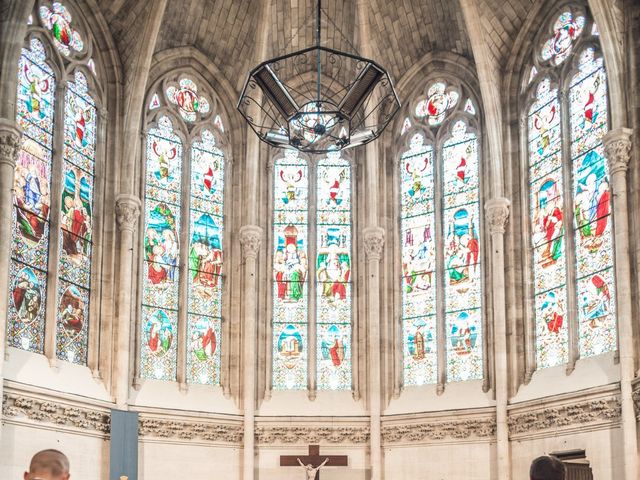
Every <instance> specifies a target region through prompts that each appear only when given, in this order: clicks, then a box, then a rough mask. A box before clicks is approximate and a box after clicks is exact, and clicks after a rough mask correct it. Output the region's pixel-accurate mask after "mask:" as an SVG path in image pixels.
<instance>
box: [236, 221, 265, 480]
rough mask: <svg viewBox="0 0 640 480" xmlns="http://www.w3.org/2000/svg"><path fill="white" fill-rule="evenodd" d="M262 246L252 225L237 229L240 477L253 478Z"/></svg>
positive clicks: (257, 230)
mask: <svg viewBox="0 0 640 480" xmlns="http://www.w3.org/2000/svg"><path fill="white" fill-rule="evenodd" d="M261 243H262V229H261V228H260V227H258V226H256V225H245V226H243V227H242V228H240V245H241V249H242V281H243V285H242V294H243V295H242V296H243V298H242V305H243V309H242V322H243V328H242V405H243V430H244V434H243V443H244V445H243V453H242V456H243V476H242V478H243V479H244V480H252V479H253V478H254V476H255V414H256V365H257V358H256V355H255V352H256V346H257V338H256V332H257V321H258V314H257V306H258V298H257V292H258V281H257V273H258V252H259V251H260V244H261Z"/></svg>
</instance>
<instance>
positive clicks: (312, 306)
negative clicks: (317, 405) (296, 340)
mask: <svg viewBox="0 0 640 480" xmlns="http://www.w3.org/2000/svg"><path fill="white" fill-rule="evenodd" d="M317 160H318V159H317V158H315V157H310V158H309V163H308V164H307V165H308V168H309V170H308V172H309V179H308V185H309V194H308V196H307V198H308V204H307V205H308V207H307V228H308V230H307V265H308V272H307V286H308V288H307V295H308V301H307V338H308V341H307V344H308V345H307V355H308V357H307V394H308V396H309V400H315V398H316V394H317V388H318V387H317V385H318V381H317V380H318V379H317V378H316V374H317V372H316V369H317V365H318V360H317V352H316V339H317V325H318V319H317V318H316V313H317V309H316V303H317V302H316V300H317V299H316V287H317V285H316V281H317V280H316V255H317V250H318V246H317V238H318V205H317V198H318V192H317V186H318V179H317V178H316V176H317V174H318V166H317V163H316V162H317Z"/></svg>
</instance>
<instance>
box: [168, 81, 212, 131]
mask: <svg viewBox="0 0 640 480" xmlns="http://www.w3.org/2000/svg"><path fill="white" fill-rule="evenodd" d="M166 94H167V98H168V99H169V102H171V103H172V104H174V105H176V106H177V107H178V111H179V112H180V116H182V118H183V119H184V120H185V121H187V122H195V121H196V119H197V118H198V115H204V114H206V113H208V112H209V109H210V106H209V101H208V100H207V99H206V98H205V97H204V96H202V95H200V94H199V93H198V86H197V85H196V84H195V82H194V81H193V80H190V79H188V78H182V79H180V81H179V82H178V85H177V86H175V85H171V86H169V87H168V88H167V91H166Z"/></svg>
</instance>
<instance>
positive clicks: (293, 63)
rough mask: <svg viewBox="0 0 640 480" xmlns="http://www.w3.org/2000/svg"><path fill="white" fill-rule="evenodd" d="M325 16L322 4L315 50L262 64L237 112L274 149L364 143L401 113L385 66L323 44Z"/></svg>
mask: <svg viewBox="0 0 640 480" xmlns="http://www.w3.org/2000/svg"><path fill="white" fill-rule="evenodd" d="M321 15H322V8H321V5H320V0H318V3H317V15H316V29H315V30H316V32H315V40H316V41H315V45H314V46H313V47H309V48H305V49H303V50H299V51H297V52H293V53H290V54H287V55H282V56H280V57H276V58H273V59H271V60H267V61H266V62H263V63H261V64H260V65H258V66H257V67H255V68H254V69H253V70H251V72H250V73H249V76H248V78H247V81H246V82H245V85H244V88H243V89H242V94H241V95H240V100H239V101H238V110H239V111H240V113H241V114H242V116H243V117H244V118H245V120H246V121H247V122H248V123H249V125H250V126H251V128H252V129H253V130H254V132H255V133H256V134H257V135H258V137H259V138H260V140H262V141H263V142H266V143H268V144H270V145H273V146H276V147H285V148H295V149H297V150H300V151H302V152H308V153H326V152H329V151H335V150H342V149H344V148H350V147H356V146H358V145H364V144H365V143H368V142H370V141H372V140H374V139H376V138H378V137H379V136H380V135H381V134H382V132H383V130H384V129H385V128H386V126H387V125H388V124H389V122H390V121H391V120H392V118H393V116H394V115H395V114H396V112H397V111H398V110H399V109H400V100H399V99H398V95H397V94H396V92H395V89H394V88H393V83H392V81H391V77H390V76H389V74H388V73H387V72H386V70H384V68H382V67H381V66H380V65H378V64H377V63H376V62H374V61H373V60H368V59H366V58H363V57H360V56H358V55H356V54H351V53H346V52H342V51H339V50H335V49H332V48H328V47H325V46H322V45H321V38H320V24H321V22H320V19H321ZM327 18H328V17H327ZM329 21H331V19H329ZM331 23H333V22H331ZM334 26H335V24H334ZM336 31H337V32H338V33H340V35H341V36H342V38H343V39H344V40H345V41H346V42H347V43H348V39H347V38H346V37H345V36H344V35H343V34H342V32H340V31H339V30H338V29H337V27H336ZM354 50H355V49H354Z"/></svg>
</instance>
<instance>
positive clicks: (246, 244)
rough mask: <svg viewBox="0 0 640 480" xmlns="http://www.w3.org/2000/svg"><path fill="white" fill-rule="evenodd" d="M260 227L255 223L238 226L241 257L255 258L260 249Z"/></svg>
mask: <svg viewBox="0 0 640 480" xmlns="http://www.w3.org/2000/svg"><path fill="white" fill-rule="evenodd" d="M261 241H262V228H260V227H258V226H257V225H245V226H243V227H241V228H240V245H241V246H242V258H245V259H253V260H255V259H256V257H257V256H258V252H259V251H260V243H261Z"/></svg>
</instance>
